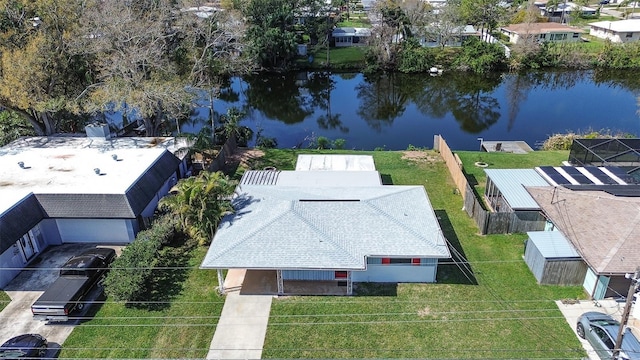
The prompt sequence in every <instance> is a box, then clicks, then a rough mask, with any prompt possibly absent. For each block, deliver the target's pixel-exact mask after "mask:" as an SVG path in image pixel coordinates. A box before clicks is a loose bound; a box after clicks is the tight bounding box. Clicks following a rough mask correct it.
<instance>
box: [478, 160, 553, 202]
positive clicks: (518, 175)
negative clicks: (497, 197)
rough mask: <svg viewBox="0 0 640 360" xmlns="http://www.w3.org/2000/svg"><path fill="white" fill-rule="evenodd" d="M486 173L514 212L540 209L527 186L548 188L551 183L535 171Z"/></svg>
mask: <svg viewBox="0 0 640 360" xmlns="http://www.w3.org/2000/svg"><path fill="white" fill-rule="evenodd" d="M484 171H485V173H486V174H487V178H490V179H491V181H492V182H493V183H494V184H495V185H496V186H497V187H498V189H499V190H500V192H501V193H502V196H503V197H504V199H505V201H506V202H507V203H508V204H509V206H510V207H511V208H512V209H513V210H531V209H539V208H540V207H539V206H538V204H537V203H536V201H535V200H534V199H533V198H532V197H531V195H530V194H529V193H528V192H527V190H526V189H525V186H548V185H549V183H548V182H547V181H546V180H545V179H544V178H542V176H540V175H539V174H538V173H537V172H536V171H535V170H534V169H485V170H484Z"/></svg>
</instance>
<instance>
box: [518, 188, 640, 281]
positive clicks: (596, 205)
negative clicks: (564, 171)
mask: <svg viewBox="0 0 640 360" xmlns="http://www.w3.org/2000/svg"><path fill="white" fill-rule="evenodd" d="M527 190H528V191H529V193H530V194H531V196H532V197H533V198H534V199H535V200H536V202H537V203H538V204H540V207H541V208H542V210H543V211H544V213H545V214H546V216H547V217H548V218H549V220H551V221H552V222H553V223H554V225H555V226H556V227H557V228H558V229H559V230H560V231H562V233H563V234H564V236H565V237H566V238H567V239H568V240H569V241H570V242H571V244H572V245H573V246H574V247H575V249H576V250H577V251H578V253H580V255H582V258H583V260H584V261H585V262H586V263H587V264H588V265H589V267H591V268H592V269H593V270H594V271H595V272H596V273H598V274H602V275H608V274H625V273H628V272H634V271H635V269H636V266H638V264H640V241H638V239H637V234H639V233H640V215H639V214H640V198H638V197H617V196H613V195H610V194H607V193H605V192H603V191H572V190H569V189H566V188H563V187H560V186H558V187H531V188H527Z"/></svg>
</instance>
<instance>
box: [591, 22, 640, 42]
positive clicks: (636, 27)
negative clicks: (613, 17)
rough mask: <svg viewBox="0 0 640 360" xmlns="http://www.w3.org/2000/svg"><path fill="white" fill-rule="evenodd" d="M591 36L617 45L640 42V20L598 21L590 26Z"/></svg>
mask: <svg viewBox="0 0 640 360" xmlns="http://www.w3.org/2000/svg"><path fill="white" fill-rule="evenodd" d="M589 27H590V28H589V35H592V36H595V37H597V38H600V39H605V40H610V41H611V42H615V43H627V42H632V41H638V40H640V19H629V20H618V21H598V22H594V23H591V24H589Z"/></svg>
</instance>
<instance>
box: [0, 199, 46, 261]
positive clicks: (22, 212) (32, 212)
mask: <svg viewBox="0 0 640 360" xmlns="http://www.w3.org/2000/svg"><path fill="white" fill-rule="evenodd" d="M43 218H44V213H43V212H42V208H41V207H40V205H39V204H38V200H37V199H36V197H35V196H34V195H33V194H29V195H27V196H26V197H25V198H23V199H22V200H20V201H19V202H17V203H16V204H15V205H14V206H13V207H11V208H9V209H7V211H5V212H3V213H0V254H1V253H3V252H4V251H5V250H7V249H8V248H9V247H11V245H13V244H14V243H15V242H16V240H18V238H19V237H21V236H22V235H24V234H26V233H27V231H29V230H30V229H31V228H33V227H34V226H36V224H38V223H39V222H40V220H42V219H43Z"/></svg>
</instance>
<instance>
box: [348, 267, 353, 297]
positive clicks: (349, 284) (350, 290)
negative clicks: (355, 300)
mask: <svg viewBox="0 0 640 360" xmlns="http://www.w3.org/2000/svg"><path fill="white" fill-rule="evenodd" d="M347 295H353V281H351V271H347Z"/></svg>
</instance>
